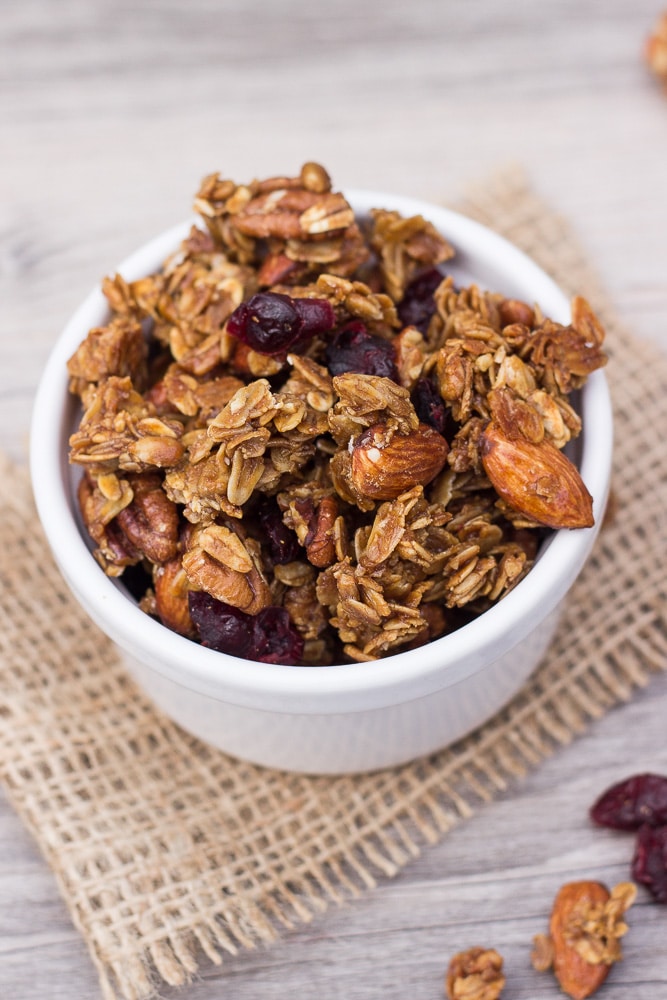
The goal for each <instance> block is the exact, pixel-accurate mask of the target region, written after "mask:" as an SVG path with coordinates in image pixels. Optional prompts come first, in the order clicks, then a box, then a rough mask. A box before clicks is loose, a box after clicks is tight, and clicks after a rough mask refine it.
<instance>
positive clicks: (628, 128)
mask: <svg viewBox="0 0 667 1000" xmlns="http://www.w3.org/2000/svg"><path fill="white" fill-rule="evenodd" d="M658 9H659V5H656V4H655V3H653V2H648V0H635V2H634V3H632V4H628V3H627V2H625V0H607V2H605V3H604V4H602V3H601V2H598V0H546V2H543V3H540V4H512V5H509V4H494V3H492V0H471V2H469V3H467V4H454V3H447V2H442V0H413V2H412V3H410V4H404V3H398V2H396V0H386V2H384V3H379V2H378V0H371V2H367V3H365V4H360V3H358V2H357V0H354V2H353V0H337V2H336V0H334V2H330V3H328V4H327V5H323V4H312V3H311V4H309V3H306V2H305V0H286V2H281V3H276V4H271V3H269V2H268V0H248V2H243V0H235V2H232V0H222V2H215V0H193V2H190V3H187V4H185V3H175V2H173V0H164V2H162V3H160V4H157V3H151V2H148V0H143V2H139V3H128V2H127V0H120V2H119V0H113V2H112V0H89V2H88V0H60V2H59V3H58V4H54V3H52V2H49V0H22V2H21V3H20V4H11V5H10V4H5V5H4V6H3V14H2V19H1V23H0V52H1V54H2V55H1V58H0V96H1V98H2V99H1V100H0V150H1V151H2V155H0V192H1V193H2V197H1V198H0V335H1V337H2V350H3V355H2V364H1V365H0V448H3V449H5V450H7V451H8V452H9V453H10V454H11V455H12V456H13V457H15V458H16V459H18V460H19V461H25V460H26V455H27V443H28V431H29V417H30V408H31V402H32V397H33V394H34V390H35V387H36V384H37V380H38V377H39V373H40V370H41V368H42V366H43V364H44V361H45V359H46V357H47V354H48V351H49V349H50V345H51V344H52V342H53V340H54V338H55V337H56V336H57V334H58V332H59V330H60V328H61V327H62V325H63V324H64V322H65V321H66V319H67V317H68V315H69V314H70V313H71V312H72V311H73V309H74V308H75V306H76V305H77V303H78V302H79V301H80V300H81V299H82V298H83V296H84V295H85V294H86V293H87V292H88V290H89V289H90V288H91V287H92V286H93V285H94V284H96V283H97V282H98V281H99V279H100V277H101V276H102V275H104V274H105V273H107V272H108V271H110V270H111V269H112V268H113V266H114V265H115V264H116V263H117V262H118V261H119V260H120V259H122V257H124V256H125V255H126V254H127V253H128V252H129V251H131V250H132V249H133V248H134V247H135V246H137V245H139V244H140V243H141V242H143V241H145V240H146V239H148V238H149V237H150V236H152V235H154V234H155V233H156V232H158V231H160V230H162V229H164V228H166V227H167V226H170V225H171V224H172V223H174V222H176V221H179V220H180V219H181V218H182V217H183V216H185V215H186V214H187V212H188V210H189V204H190V200H191V197H192V194H193V192H194V190H195V188H196V186H197V184H198V182H199V180H200V178H201V177H202V176H203V175H204V174H206V173H208V172H210V171H211V170H217V169H221V170H223V171H225V172H226V173H228V174H229V175H230V176H233V177H236V178H238V179H245V178H247V177H251V176H254V175H256V174H268V173H273V172H275V173H279V172H283V171H285V172H292V171H294V170H296V169H298V167H299V166H300V164H301V163H302V162H303V161H304V160H306V159H320V160H322V161H323V162H324V163H326V165H327V166H328V168H329V170H330V171H331V173H332V174H333V176H334V178H335V181H336V183H337V184H340V185H342V186H348V187H351V186H355V187H375V188H378V189H380V190H382V189H384V190H393V191H398V192H401V193H406V194H418V195H420V196H423V197H425V198H430V199H433V200H450V201H454V200H456V198H457V197H458V196H459V195H461V194H462V193H463V191H464V190H465V187H466V185H467V184H468V183H469V182H471V181H478V180H481V179H483V178H484V176H485V175H488V174H489V173H490V172H492V171H493V170H494V169H496V168H498V167H501V166H503V165H505V164H508V163H512V162H517V163H519V164H521V165H522V166H523V167H524V169H525V170H526V171H527V173H528V175H529V177H530V178H531V180H532V182H533V183H534V185H535V186H536V188H537V190H538V192H539V193H540V194H541V195H543V196H544V197H546V198H547V199H548V200H550V201H551V203H552V204H553V205H554V206H556V207H557V208H558V209H559V210H560V211H562V213H563V214H564V215H565V216H566V217H567V218H568V219H569V220H570V221H571V222H572V223H573V224H574V226H575V228H576V230H577V232H578V235H579V237H580V239H581V240H582V242H583V244H584V246H585V247H586V249H587V250H588V252H589V255H590V257H591V259H592V260H593V261H595V263H596V265H597V267H598V270H599V272H600V274H601V276H602V279H603V282H604V284H605V285H606V287H607V289H608V291H609V293H610V297H611V300H612V303H613V305H614V307H615V309H616V311H617V312H618V314H619V315H620V317H621V319H622V320H623V321H624V322H625V323H626V324H627V325H628V326H629V327H631V328H632V329H633V330H634V331H635V332H636V333H639V334H641V335H643V336H645V337H649V338H652V339H653V340H655V342H656V344H657V345H661V346H662V347H663V348H667V279H666V278H665V260H666V259H667V246H666V244H667V198H666V197H665V189H666V182H665V163H667V96H665V95H664V94H663V93H662V92H661V91H660V88H659V87H657V86H656V85H655V83H654V81H653V80H652V79H651V78H650V76H649V75H648V73H647V71H646V70H645V68H644V66H643V65H642V62H641V50H642V46H643V42H644V38H645V36H646V34H647V33H648V31H649V30H650V28H651V27H652V24H653V22H654V20H655V19H656V17H657V13H658ZM666 714H667V676H660V677H656V678H655V679H654V680H653V681H652V683H651V684H650V686H649V687H648V688H647V689H646V690H645V691H643V692H641V693H640V694H639V695H638V696H637V697H635V698H634V699H633V701H632V702H631V703H629V704H628V705H625V706H623V707H622V708H620V709H617V710H615V711H613V712H612V713H610V714H609V715H608V716H607V717H606V718H605V719H603V720H601V721H600V722H599V723H597V724H596V725H595V726H594V727H592V728H591V730H590V731H589V732H588V733H587V734H586V735H585V736H584V737H582V738H581V739H579V740H577V741H575V742H574V743H573V744H572V745H571V746H570V747H568V748H567V749H565V750H562V751H560V752H559V753H558V754H557V755H556V756H554V757H553V758H552V759H551V760H549V761H547V762H546V763H545V764H543V765H542V766H540V768H539V769H538V770H537V771H536V772H535V773H533V774H531V775H529V776H527V778H526V779H525V780H524V781H522V782H519V783H517V784H516V785H515V786H513V787H511V788H509V789H508V790H507V792H506V793H505V795H504V796H503V797H502V798H501V799H500V800H497V801H495V802H494V803H492V804H490V805H489V806H488V807H486V808H484V810H483V811H481V812H480V813H479V814H477V815H476V816H475V817H473V818H472V819H471V820H469V821H467V822H466V823H465V824H463V825H462V826H460V827H459V828H457V829H455V830H454V831H453V832H452V833H451V834H450V835H448V836H447V837H446V838H445V840H444V841H443V842H442V843H441V844H439V845H437V846H434V847H432V848H429V849H428V850H426V851H424V853H423V855H422V856H421V857H420V858H418V859H417V860H415V862H414V863H413V864H411V865H410V866H409V867H408V868H407V869H406V870H405V871H403V872H402V873H401V874H400V875H399V876H398V877H397V878H396V879H394V880H393V881H390V882H387V883H384V884H382V885H381V886H380V887H379V888H378V889H377V890H375V891H373V892H369V893H367V894H366V895H365V896H364V897H363V898H361V899H360V900H358V901H356V902H354V903H351V904H349V905H346V906H345V907H343V908H341V909H338V910H334V911H331V912H329V913H327V914H326V915H324V916H322V917H320V918H318V919H316V920H315V921H314V922H313V923H312V924H311V925H310V926H308V927H306V928H302V929H299V930H295V931H294V932H292V933H290V934H289V935H288V936H287V937H286V938H285V939H284V940H282V941H280V942H279V943H277V944H275V945H274V946H272V947H270V948H267V949H264V950H261V951H257V952H254V953H252V954H242V955H239V956H238V957H236V958H233V959H231V960H227V961H225V964H224V966H223V967H222V968H216V967H213V966H205V967H204V968H203V971H202V974H201V978H200V979H199V980H198V981H197V982H195V983H194V984H193V985H192V986H191V987H189V988H187V989H185V990H183V991H180V992H179V991H169V990H162V991H161V995H162V996H164V997H166V998H176V997H177V996H185V997H187V998H188V1000H212V998H214V997H215V998H218V997H221V996H231V997H234V998H235V1000H251V998H252V1000H255V998H256V997H258V996H261V997H264V998H267V1000H272V998H281V1000H282V998H284V997H286V996H289V995H295V996H303V997H313V996H317V995H318V994H321V995H325V996H327V998H333V1000H337V998H340V1000H343V998H345V1000H370V998H377V997H383V998H386V1000H398V998H401V1000H402V998H403V997H405V996H406V995H409V996H411V997H415V998H437V997H441V996H442V982H443V977H444V970H445V967H446V965H447V962H448V959H449V956H450V955H451V954H452V953H453V952H455V951H457V950H459V949H461V948H462V947H467V946H469V945H472V944H476V943H481V944H488V945H490V946H494V947H496V948H498V949H499V950H500V951H501V952H502V953H503V955H504V956H505V961H506V969H507V980H508V982H507V988H506V995H507V997H508V1000H510V998H511V1000H521V998H526V1000H527V998H535V997H536V996H539V997H541V998H550V997H557V996H559V995H561V994H560V993H559V991H558V989H557V987H556V986H555V984H554V983H553V981H552V980H551V978H550V977H549V976H543V977H541V978H539V979H538V978H537V974H536V973H534V972H533V971H532V970H531V968H530V965H529V961H528V953H529V950H530V941H531V938H532V935H533V934H534V933H537V932H539V931H541V930H543V929H544V928H545V926H546V918H547V913H548V910H549V907H550V903H551V899H552V898H553V895H554V894H555V891H556V890H557V888H558V887H559V885H560V884H561V883H562V882H563V881H566V880H569V879H575V878H589V877H592V878H601V879H602V880H604V881H607V882H610V883H611V882H615V881H619V880H621V879H623V878H625V877H626V876H627V874H628V866H629V860H630V855H631V852H632V844H631V838H628V837H627V836H626V835H619V834H612V833H609V832H607V831H600V830H595V829H593V828H592V827H591V826H590V824H589V822H588V820H587V815H586V814H587V808H588V806H589V804H590V802H591V801H592V800H593V798H595V796H596V795H597V793H598V792H599V791H600V790H601V789H602V788H603V787H606V785H607V784H609V783H611V782H612V781H615V780H617V779H618V778H619V777H621V776H623V775H625V774H629V773H631V772H633V771H637V770H642V769H650V770H655V771H663V772H665V773H667V745H666V744H665V739H664V721H663V720H664V718H665V715H666ZM666 920H667V912H663V909H661V908H660V907H658V906H656V905H654V904H652V903H650V902H649V901H648V897H647V895H646V894H642V895H640V902H639V905H638V906H637V907H636V909H634V910H633V911H631V914H630V923H631V931H630V933H629V935H628V937H627V939H626V942H627V943H626V947H625V952H626V959H625V961H624V962H623V963H622V965H620V966H618V967H616V968H614V970H613V971H612V974H611V976H610V977H609V979H608V981H607V983H606V984H605V986H604V996H605V997H606V998H609V1000H614V998H616V1000H627V998H628V997H632V1000H662V998H664V996H665V992H666V987H667V951H666V950H665V947H664V941H665V927H666V926H667V925H666ZM98 995H99V989H98V986H97V979H96V975H95V971H94V969H93V966H92V964H91V962H90V960H89V958H88V956H87V953H86V950H85V947H84V945H83V943H82V941H81V940H80V938H79V935H78V934H77V932H76V931H75V930H74V928H73V927H72V925H71V923H70V921H69V918H68V915H67V913H66V910H65V907H64V905H63V903H62V902H61V900H60V897H59V895H58V891H57V886H56V884H55V882H54V880H53V877H52V876H51V874H50V872H49V870H48V868H47V867H46V865H45V864H44V862H43V861H42V859H41V858H40V856H39V855H38V853H37V851H36V849H35V848H34V846H33V843H32V841H31V839H30V837H29V835H28V834H27V833H26V832H25V830H24V829H23V827H22V826H21V824H20V822H19V820H18V819H17V818H16V816H15V815H14V814H13V812H12V811H11V809H10V807H9V805H8V804H7V803H6V801H4V800H0V996H2V997H15V998H20V1000H50V998H54V1000H59V998H63V1000H65V998H67V1000H73V998H74V1000H78V998H93V997H97V996H98Z"/></svg>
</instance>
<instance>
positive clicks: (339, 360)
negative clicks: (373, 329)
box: [325, 320, 399, 382]
mask: <svg viewBox="0 0 667 1000" xmlns="http://www.w3.org/2000/svg"><path fill="white" fill-rule="evenodd" d="M325 361H326V366H327V368H328V369H329V374H330V375H344V374H345V372H358V373H359V374H360V375H379V376H381V377H383V378H390V379H392V380H393V381H394V382H398V381H399V377H398V369H397V368H396V354H395V351H394V345H393V344H391V343H390V342H389V341H388V340H384V339H383V338H382V337H376V336H374V335H373V334H371V333H369V332H368V330H367V329H366V327H365V326H364V324H363V323H362V322H361V320H352V321H351V322H350V323H347V324H346V325H345V326H344V327H341V329H340V330H338V331H337V333H336V335H335V336H334V337H333V338H332V339H331V340H330V341H329V343H328V344H327V348H326V352H325Z"/></svg>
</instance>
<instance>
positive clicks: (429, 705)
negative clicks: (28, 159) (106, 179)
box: [31, 191, 612, 773]
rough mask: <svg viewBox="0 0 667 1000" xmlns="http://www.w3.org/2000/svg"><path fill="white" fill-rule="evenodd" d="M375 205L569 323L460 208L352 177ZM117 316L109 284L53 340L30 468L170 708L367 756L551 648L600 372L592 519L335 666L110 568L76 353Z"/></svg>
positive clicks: (604, 468)
mask: <svg viewBox="0 0 667 1000" xmlns="http://www.w3.org/2000/svg"><path fill="white" fill-rule="evenodd" d="M347 194H348V197H349V199H350V201H351V203H352V205H353V206H354V208H355V210H356V211H357V213H359V214H363V213H364V212H366V211H367V210H368V209H370V208H371V207H382V208H387V209H397V210H398V211H399V212H401V213H403V214H404V215H413V214H417V213H421V214H422V215H424V216H425V217H426V218H428V219H429V220H430V221H431V222H433V223H434V224H435V225H436V226H437V228H438V229H439V230H440V231H441V232H442V233H443V234H444V235H445V236H446V237H447V238H448V239H449V240H450V242H451V243H453V245H454V246H455V247H456V250H457V256H456V258H455V262H454V266H452V267H451V268H450V270H451V273H452V274H453V275H454V278H455V280H456V281H457V282H459V283H461V284H469V283H470V282H471V281H475V282H476V283H477V284H479V285H480V286H481V287H483V288H487V289H490V290H492V291H500V292H503V293H504V294H506V295H507V296H508V297H514V298H519V299H523V300H526V301H528V302H531V303H534V302H537V303H539V305H540V306H541V308H542V309H543V311H544V312H545V313H546V314H547V315H548V316H551V317H552V318H553V319H555V320H557V321H559V322H563V323H567V322H569V318H570V308H569V302H568V300H567V299H566V298H565V296H564V295H563V293H562V292H561V291H560V290H559V288H558V287H557V286H556V285H555V284H554V282H553V281H552V280H551V279H550V278H549V277H548V276H547V275H546V274H545V273H544V272H543V271H542V270H541V269H540V268H538V267H537V265H536V264H534V263H533V262H532V261H531V260H529V259H528V258H527V257H526V256H525V255H524V254H523V253H521V252H520V251H519V250H517V249H516V247H514V246H512V245H511V244H509V243H507V241H505V240H503V239H501V238H500V237H499V236H497V235H496V234H494V233H492V232H490V231H489V230H487V229H485V228H484V227H483V226H480V225H479V224H477V223H475V222H473V221H471V220H470V219H467V218H465V217H463V216H461V215H458V214H456V213H453V212H450V211H446V210H445V209H443V208H438V207H436V206H434V205H430V204H426V203H424V202H420V201H416V200H413V199H410V198H405V197H397V196H394V195H388V194H382V193H377V192H368V191H351V192H347ZM190 224H191V221H190V222H187V223H185V224H183V225H181V226H178V227H176V228H174V229H171V230H169V231H168V232H166V233H164V234H163V235H162V236H159V237H157V238H156V239H154V240H152V241H151V242H150V243H148V244H147V245H146V246H144V247H142V248H141V249H139V250H138V251H137V252H136V253H134V254H132V256H130V257H129V258H128V259H127V260H125V261H124V263H122V264H121V265H120V267H119V268H118V270H119V271H120V272H121V273H122V274H123V275H124V276H125V277H126V278H127V279H128V280H133V279H136V278H139V277H141V276H143V275H146V274H149V273H151V272H153V271H155V270H156V269H157V268H158V267H159V266H160V265H161V263H162V261H163V260H164V258H165V257H167V256H168V254H169V253H171V252H172V251H173V250H174V249H175V248H176V247H177V245H178V243H179V241H180V240H181V239H182V238H183V237H184V236H185V234H186V233H187V231H188V230H189V227H190ZM107 319H108V308H107V304H106V300H105V299H104V296H103V295H102V293H101V291H100V290H99V289H96V290H95V291H93V292H91V294H90V295H89V296H88V298H86V300H85V301H84V302H83V303H82V305H81V306H80V307H79V309H77V311H76V312H75V314H74V315H73V317H72V318H71V320H70V321H69V323H68V324H67V326H66V327H65V329H64V331H63V332H62V334H61V336H60V338H59V339H58V341H57V342H56V344H55V346H54V348H53V352H52V354H51V356H50V358H49V361H48V363H47V366H46V369H45V371H44V374H43V376H42V379H41V382H40V385H39V389H38V392H37V397H36V400H35V406H34V413H33V421H32V438H31V472H32V481H33V488H34V492H35V498H36V502H37V507H38V511H39V516H40V519H41V522H42V525H43V527H44V530H45V532H46V536H47V538H48V541H49V544H50V546H51V548H52V551H53V554H54V556H55V559H56V562H57V563H58V566H59V567H60V570H61V572H62V574H63V576H64V578H65V580H66V581H67V583H68V584H69V587H70V588H71V590H72V592H73V594H74V595H75V597H76V598H77V600H78V601H79V602H80V604H81V605H82V607H83V608H84V609H85V611H86V612H87V613H88V614H89V615H90V617H91V618H92V619H93V620H94V621H95V622H96V623H97V624H98V625H99V627H100V628H101V629H102V630H103V631H104V632H105V633H106V634H107V635H108V636H110V637H111V639H112V640H113V641H114V642H115V643H116V644H117V645H118V646H119V647H120V649H121V650H122V652H123V655H124V658H125V660H126V663H127V666H128V668H129V669H130V671H131V672H132V674H133V675H134V677H135V679H136V680H137V681H138V683H139V684H140V685H141V686H142V687H143V688H144V690H145V691H146V692H147V693H148V694H149V695H150V697H151V698H152V699H153V700H154V702H155V703H156V704H157V705H158V706H159V707H160V708H161V709H162V710H163V711H164V712H165V713H166V714H167V715H169V716H170V717H171V718H172V719H174V720H175V721H176V722H177V723H179V724H180V725H181V726H183V727H184V728H185V729H187V730H189V731H190V732H191V733H193V734H195V735H196V736H198V737H200V738H201V739H203V740H206V741H208V742H209V743H211V744H213V745H215V746H217V747H219V748H221V749H222V750H224V751H226V752H228V753H230V754H232V755H234V756H237V757H240V758H243V759H246V760H250V761H253V762H255V763H258V764H263V765H267V766H270V767H276V768H283V769H287V770H294V771H303V772H311V773H342V772H354V771H367V770H372V769H375V768H381V767H387V766H390V765H395V764H399V763H402V762H405V761H408V760H411V759H413V758H416V757H418V756H421V755H424V754H428V753H431V752H433V751H436V750H438V749H440V748H442V747H444V746H446V745H448V744H450V743H452V742H453V741H454V740H457V739H458V738H460V737H461V736H463V735H465V734H466V733H468V732H469V731H471V730H472V729H474V728H475V727H477V726H479V725H480V724H481V723H483V722H484V721H485V720H486V719H488V718H489V717H490V716H491V715H493V714H494V713H495V712H496V711H497V710H498V709H500V708H501V707H502V706H503V705H504V704H505V703H506V702H507V701H508V700H509V699H510V698H511V696H512V695H514V694H515V693H516V692H517V691H518V689H519V688H520V687H521V685H522V684H523V683H524V681H525V680H526V678H527V677H528V676H529V674H530V673H531V672H532V671H533V669H534V668H535V667H536V665H537V664H538V662H539V661H540V659H541V657H542V656H543V654H544V653H545V651H546V649H547V647H548V645H549V643H550V641H551V638H552V635H553V632H554V629H555V626H556V623H557V618H558V609H559V605H560V604H561V602H562V600H563V598H564V596H565V594H566V593H567V591H568V590H569V588H570V587H571V585H572V583H573V582H574V580H575V578H576V577H577V575H578V574H579V572H580V570H581V568H582V566H583V565H584V562H585V561H586V558H587V556H588V554H589V552H590V550H591V547H592V545H593V542H594V540H595V537H596V535H597V532H598V529H599V527H600V522H601V520H602V515H603V512H604V508H605V504H606V500H607V494H608V489H609V480H610V468H611V452H612V416H611V406H610V400H609V394H608V390H607V383H606V380H605V377H604V375H603V374H602V372H600V371H597V372H595V373H594V374H593V375H592V376H591V377H590V379H589V381H588V382H587V384H586V386H585V388H584V389H583V390H582V392H581V394H580V397H581V398H580V412H581V416H582V420H583V433H582V435H581V437H580V438H579V439H578V441H577V446H576V453H575V459H576V461H577V462H578V465H579V468H580V472H581V475H582V478H583V480H584V482H585V483H586V486H587V487H588V489H589V491H590V493H591V494H592V496H593V511H594V516H595V526H594V527H592V528H586V529H577V530H574V531H568V530H561V531H557V532H554V533H553V534H552V535H551V537H550V538H549V539H548V540H547V542H546V543H545V544H544V545H543V546H542V549H541V551H540V554H539V556H538V558H537V561H536V563H535V565H534V566H533V568H532V569H531V570H530V573H529V574H528V575H527V577H526V578H525V579H524V580H523V581H522V582H521V583H519V584H518V586H516V587H515V589H514V590H512V591H511V592H510V593H509V594H508V595H507V596H506V597H505V598H504V599H503V600H502V601H500V602H499V603H498V604H497V605H495V606H494V607H492V608H491V609H490V610H488V611H486V612H485V613H484V614H483V615H481V616H480V617H479V618H478V619H477V620H475V621H473V622H471V623H470V624H468V625H465V626H464V627H462V628H460V629H458V630H457V631H456V632H453V633H452V634H450V635H447V636H443V637H442V638H440V639H437V640H435V641H434V642H431V643H429V644H427V645H425V646H422V647H420V648H419V649H416V650H411V651H408V652H402V653H397V654H396V655H394V656H389V657H387V658H385V659H381V660H378V661H375V662H369V663H353V664H341V665H336V666H331V667H293V666H279V665H271V664H264V663H257V662H254V661H246V660H240V659H237V658H236V657H232V656H228V655H226V654H224V653H218V652H215V651H213V650H210V649H206V648H204V647H203V646H200V645H198V644H196V643H193V642H191V641H190V640H188V639H186V638H183V637H182V636H180V635H177V634H175V633H174V632H171V631H169V630H168V629H167V628H165V627H164V626H163V625H161V624H159V623H158V622H157V621H155V620H153V619H152V618H150V617H149V616H148V615H146V614H145V613H144V612H142V611H141V610H140V609H139V608H138V607H137V605H136V603H135V601H134V600H133V599H132V598H131V597H129V596H128V595H127V593H126V592H125V590H124V588H123V586H122V583H119V582H118V581H114V580H112V579H110V578H109V577H107V576H105V574H104V573H103V572H102V570H101V569H100V567H99V566H98V565H97V563H96V562H95V560H94V559H93V556H92V555H91V551H90V548H89V545H88V543H87V541H86V540H85V539H84V537H83V535H82V533H81V531H80V529H79V526H78V522H77V515H76V501H75V493H74V481H75V479H74V474H73V472H72V470H71V468H70V467H69V464H68V459H67V453H68V444H67V442H68V437H69V435H70V434H71V432H72V431H73V429H74V427H75V423H76V419H77V414H78V401H77V400H76V399H75V398H73V397H72V396H71V395H70V394H69V393H68V390H67V384H68V375H67V370H66V362H67V359H68V358H69V357H70V355H71V354H72V353H73V352H74V350H75V349H76V347H77V346H78V344H79V343H80V342H81V340H83V339H84V337H85V336H86V334H87V333H88V330H89V329H90V328H91V327H93V326H98V325H101V324H103V323H105V322H106V321H107Z"/></svg>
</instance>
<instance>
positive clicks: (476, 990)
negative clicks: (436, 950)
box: [445, 948, 505, 1000]
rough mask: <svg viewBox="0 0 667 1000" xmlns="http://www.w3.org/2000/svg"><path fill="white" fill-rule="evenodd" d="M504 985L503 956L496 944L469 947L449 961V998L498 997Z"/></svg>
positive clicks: (485, 999)
mask: <svg viewBox="0 0 667 1000" xmlns="http://www.w3.org/2000/svg"><path fill="white" fill-rule="evenodd" d="M504 985H505V977H504V976H503V959H502V956H501V955H499V954H498V952H497V951H496V950H495V948H468V949H467V951H461V952H459V953H458V954H457V955H454V957H453V958H452V960H451V962H450V963H449V968H448V970H447V978H446V980H445V989H446V992H447V996H448V998H449V1000H498V997H499V996H500V994H501V993H502V990H503V987H504Z"/></svg>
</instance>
